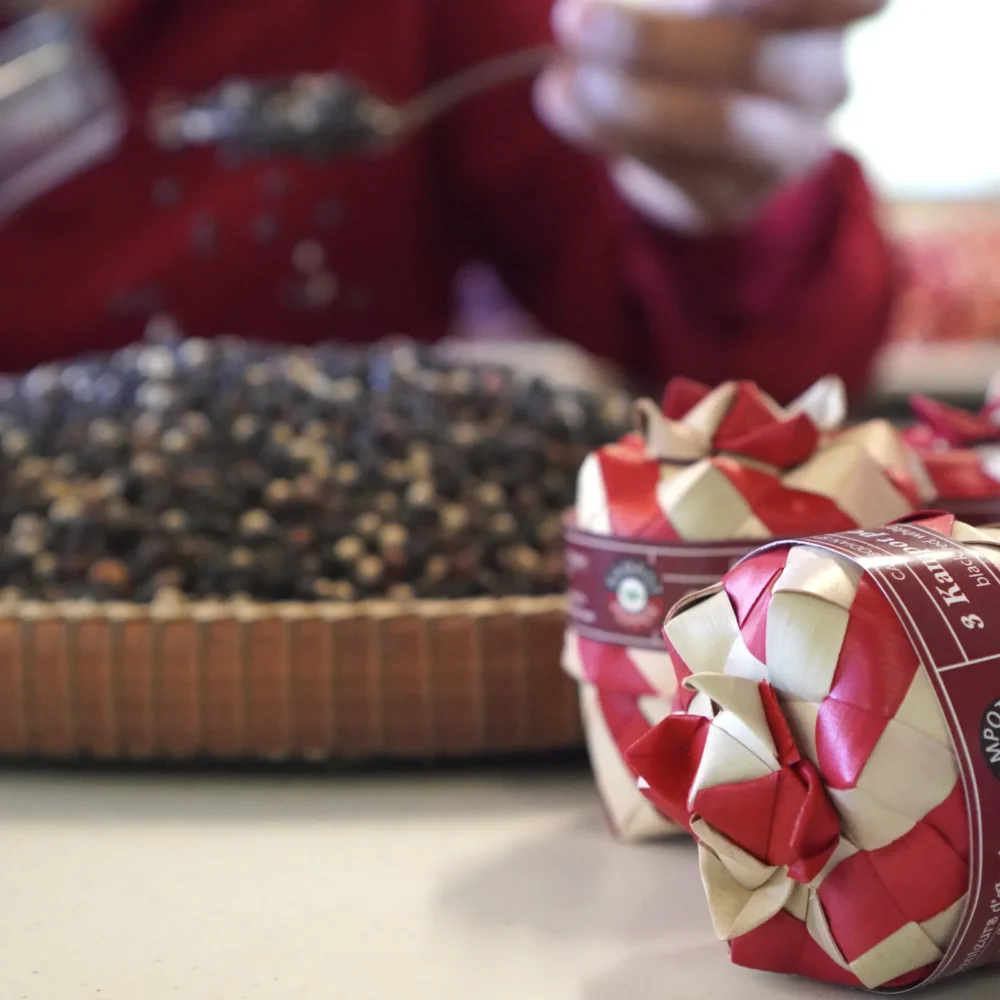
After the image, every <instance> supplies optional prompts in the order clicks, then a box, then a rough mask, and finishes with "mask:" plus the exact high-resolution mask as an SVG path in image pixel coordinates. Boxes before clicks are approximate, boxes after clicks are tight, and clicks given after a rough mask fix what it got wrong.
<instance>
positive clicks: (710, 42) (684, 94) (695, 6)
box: [536, 0, 886, 231]
mask: <svg viewBox="0 0 1000 1000" xmlns="http://www.w3.org/2000/svg"><path fill="white" fill-rule="evenodd" d="M885 3H886V0H557V2H556V5H555V8H554V12H553V19H554V28H555V33H556V38H557V41H558V44H559V52H560V54H559V56H558V57H557V59H556V60H555V62H554V63H553V65H551V66H550V67H549V69H548V70H547V71H546V72H545V73H544V74H543V75H542V77H541V78H540V79H539V81H538V84H537V89H536V105H537V108H538V111H539V113H540V114H541V116H542V118H543V119H544V120H545V121H546V122H547V123H548V125H549V126H550V127H551V128H553V129H554V130H555V131H556V132H558V133H560V134H561V135H562V136H563V137H565V138H567V139H569V140H571V141H573V142H575V143H577V144H579V145H582V146H584V147H585V148H588V149H590V150H593V151H595V152H599V153H602V154H604V155H606V156H607V157H608V158H609V160H611V162H612V164H613V167H612V169H613V173H614V177H615V180H616V182H617V184H618V187H619V189H620V190H621V191H622V193H623V194H624V195H625V196H626V197H627V198H629V200H630V201H631V202H632V203H633V204H634V205H635V206H636V207H637V208H639V209H640V210H642V211H644V212H645V213H646V214H647V215H650V216H652V217H653V218H655V219H657V220H658V221H660V222H662V223H664V224H665V225H668V226H671V227H675V228H680V229H684V230H689V231H699V230H700V231H706V230H712V229H720V228H728V227H732V226H737V225H740V224H742V223H746V222H748V221H750V220H752V218H753V217H754V216H755V214H756V213H757V212H758V211H759V210H760V209H761V208H762V207H763V205H764V204H765V203H766V202H767V201H768V200H769V199H770V198H771V197H772V196H773V195H774V194H776V193H777V192H778V191H779V190H780V189H781V188H782V187H783V186H785V185H786V184H789V183H791V182H794V181H796V180H798V179H800V178H803V177H804V176H805V175H806V174H808V173H809V172H810V171H811V170H812V169H813V168H815V167H816V166H817V165H818V164H819V163H820V162H821V161H822V160H823V159H824V158H825V157H826V156H827V154H828V152H829V148H830V147H829V138H828V132H827V123H828V119H829V117H830V115H831V113H832V112H833V111H835V110H836V108H837V107H838V106H839V105H840V104H841V103H842V101H843V100H844V98H845V96H846V94H847V79H846V71H845V65H844V30H845V28H847V27H848V26H849V25H851V24H852V23H853V22H855V21H857V20H859V19H861V18H863V17H867V16H868V15H870V14H872V13H874V12H876V11H877V10H879V9H880V8H882V7H883V6H884V5H885Z"/></svg>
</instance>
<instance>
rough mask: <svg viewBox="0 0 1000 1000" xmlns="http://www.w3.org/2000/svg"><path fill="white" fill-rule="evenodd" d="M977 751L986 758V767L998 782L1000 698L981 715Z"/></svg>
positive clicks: (999, 762) (999, 774) (999, 771)
mask: <svg viewBox="0 0 1000 1000" xmlns="http://www.w3.org/2000/svg"><path fill="white" fill-rule="evenodd" d="M979 749H980V750H981V751H982V753H983V757H985V758H986V765H987V767H989V769H990V770H991V771H992V772H993V775H994V777H995V778H996V779H997V780H998V781H1000V698H998V699H997V700H996V701H995V702H994V703H993V704H992V705H990V707H989V708H988V709H986V711H985V712H984V713H983V721H982V724H981V725H980V727H979Z"/></svg>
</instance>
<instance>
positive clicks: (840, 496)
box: [563, 379, 928, 840]
mask: <svg viewBox="0 0 1000 1000" xmlns="http://www.w3.org/2000/svg"><path fill="white" fill-rule="evenodd" d="M844 410H845V405H844V393H843V387H842V385H841V383H840V382H839V380H837V379H824V380H822V381H821V382H819V383H817V385H816V386H814V387H813V388H812V389H811V390H810V391H809V392H808V393H806V394H805V396H803V397H802V398H801V399H800V400H798V401H797V402H796V403H794V404H792V405H791V406H790V407H788V408H782V407H780V406H778V405H777V404H776V403H775V402H774V401H773V400H772V399H770V397H768V396H767V395H766V394H765V393H763V392H762V391H761V390H760V389H758V388H757V387H756V386H754V385H752V384H749V383H744V382H731V383H726V384H724V385H722V386H719V387H718V388H717V389H714V390H709V389H708V388H706V387H704V386H701V385H699V384H697V383H693V382H690V381H687V380H683V379H677V380H674V381H673V382H672V383H671V384H670V386H669V387H668V389H667V392H666V395H665V397H664V400H663V404H662V406H657V405H656V404H655V403H653V402H651V401H649V400H646V401H643V402H641V403H639V404H638V415H639V418H640V419H639V426H640V432H639V433H636V434H634V435H631V436H629V437H628V438H626V439H624V440H623V441H621V442H619V443H618V444H614V445H611V446H609V447H606V448H603V449H601V450H599V451H598V452H596V453H594V454H592V455H590V456H589V457H588V458H587V460H586V461H585V463H584V465H583V467H582V469H581V471H580V476H579V482H578V487H577V505H576V509H575V512H574V516H573V519H572V522H571V524H570V525H569V526H568V528H567V533H566V541H567V570H568V575H569V583H570V623H569V627H568V629H567V633H566V642H565V647H564V655H563V665H564V667H565V669H566V670H567V672H568V673H569V674H570V675H571V676H573V677H574V678H575V679H576V680H577V681H578V682H579V684H580V700H581V710H582V715H583V721H584V726H585V730H586V733H587V741H588V748H589V751H590V758H591V762H592V765H593V769H594V774H595V779H596V782H597V786H598V789H599V791H600V794H601V797H602V799H603V801H604V805H605V808H606V811H607V813H608V816H609V820H610V823H611V826H612V829H613V830H614V831H615V832H616V834H617V835H618V836H619V837H621V838H622V839H624V840H645V839H653V838H656V837H660V836H664V835H668V834H670V833H672V832H676V826H675V825H674V824H673V823H672V822H671V821H669V820H668V819H667V818H665V817H664V816H663V815H662V814H661V813H660V811H659V810H657V809H656V808H655V807H654V806H653V805H652V803H650V801H649V800H648V799H647V798H646V797H645V796H644V795H643V794H642V793H641V792H640V791H639V790H638V789H637V787H636V782H635V775H634V774H633V773H632V771H631V769H630V768H629V766H628V764H627V762H626V760H625V757H624V751H625V750H626V749H627V748H628V747H629V746H630V745H631V744H632V743H633V742H635V740H637V739H639V738H640V737H641V736H642V735H644V734H645V733H646V732H648V731H649V728H650V727H651V726H652V725H655V724H656V723H657V722H659V721H660V720H661V719H663V718H664V717H665V716H666V715H667V714H668V713H669V712H670V711H671V707H672V701H673V696H674V692H675V689H676V682H675V679H674V671H673V668H672V666H671V664H670V659H669V656H668V654H667V652H666V649H665V647H664V644H663V639H662V636H661V634H660V633H661V626H662V623H663V619H664V617H665V615H666V613H667V611H669V609H670V607H671V606H672V605H673V604H674V603H675V602H676V601H677V600H679V599H680V598H681V597H683V596H684V595H685V594H686V593H689V592H690V591H692V590H697V589H699V588H701V587H704V586H707V585H709V584H711V583H715V582H717V581H718V580H719V578H720V577H721V576H722V575H723V573H725V572H726V570H727V569H729V567H730V566H731V565H733V563H735V562H736V561H738V560H739V559H740V558H742V557H743V556H744V555H746V554H747V553H748V552H750V551H752V550H753V549H755V548H756V547H757V546H758V545H760V544H761V543H762V542H763V541H766V540H768V539H773V538H785V537H793V536H799V535H804V534H812V533H816V532H824V531H842V530H848V529H850V528H856V527H859V526H860V527H869V526H876V525H880V524H884V523H886V522H887V521H891V520H894V519H895V518H898V517H901V516H903V515H905V514H908V513H910V512H912V511H913V510H915V509H919V508H920V507H922V506H923V501H924V500H925V499H926V496H927V490H928V484H927V483H926V482H923V481H922V480H920V476H921V474H922V470H921V468H920V467H919V463H917V462H916V459H915V456H914V455H913V453H912V451H911V450H910V449H909V448H908V447H907V446H906V445H905V444H904V443H903V441H902V439H901V438H900V436H899V434H898V433H897V432H896V431H895V430H894V429H893V428H892V427H891V426H890V425H889V424H888V423H886V422H884V421H873V422H871V423H868V424H863V425H860V426H858V427H855V428H852V429H850V430H848V431H841V430H839V426H840V423H841V421H842V420H843V416H844Z"/></svg>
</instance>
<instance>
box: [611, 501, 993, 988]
mask: <svg viewBox="0 0 1000 1000" xmlns="http://www.w3.org/2000/svg"><path fill="white" fill-rule="evenodd" d="M998 567H1000V530H993V531H990V532H985V531H983V530H981V529H977V528H973V527H970V526H968V525H965V524H962V523H961V522H958V521H956V520H955V519H954V517H953V516H951V515H948V514H939V515H922V516H918V517H916V518H913V519H912V522H911V523H908V524H895V525H891V526H888V527H886V528H882V529H875V530H872V531H854V532H848V533H845V534H840V535H828V536H818V537H816V538H811V539H804V540H800V541H798V542H787V543H775V544H773V545H771V546H768V547H766V548H764V549H761V550H759V551H758V552H756V553H754V554H753V555H751V556H749V557H748V558H747V559H746V560H744V561H743V562H742V563H740V565H739V566H737V567H735V568H734V569H733V570H731V571H730V572H729V573H728V574H727V575H726V577H725V579H724V580H723V581H722V583H721V584H718V585H716V586H715V587H714V588H711V589H709V590H708V591H704V592H702V593H701V594H698V595H693V596H692V597H689V598H687V599H686V600H685V601H683V602H682V603H681V604H680V605H679V606H678V607H677V608H676V609H675V610H674V612H673V614H672V615H671V617H670V618H669V620H668V621H667V624H666V626H665V634H666V637H667V642H668V645H669V646H670V649H671V654H672V657H673V659H674V663H675V666H676V669H677V673H678V677H679V678H680V679H681V682H682V691H681V694H680V695H679V698H678V700H679V701H680V702H681V703H682V708H683V712H681V713H678V714H674V715H672V716H670V717H669V718H668V719H666V720H665V721H664V722H662V723H661V724H660V725H659V726H657V727H656V728H655V729H653V730H652V731H651V732H649V733H648V734H647V735H646V736H645V737H643V738H642V739H641V740H640V741H638V742H637V743H636V744H635V745H634V746H633V747H632V748H631V749H630V751H629V760H630V762H631V763H632V765H633V767H634V768H635V770H636V772H637V773H638V774H639V775H641V781H642V782H643V783H644V784H646V785H648V788H647V794H649V795H650V796H651V797H652V798H653V799H655V801H656V802H657V803H658V805H659V806H660V808H661V809H662V810H663V811H664V812H665V813H667V814H668V815H670V816H672V817H673V818H674V819H675V820H676V821H677V822H678V823H680V824H683V825H685V826H686V827H687V828H688V829H690V830H691V832H692V833H693V834H694V836H695V837H696V839H697V841H698V844H699V853H700V867H701V875H702V882H703V884H704V888H705V891H706V894H707V897H708V904H709V908H710V911H711V916H712V921H713V924H714V926H715V930H716V932H717V934H718V936H719V938H720V939H722V940H726V941H728V942H729V944H730V949H731V955H732V959H733V961H734V962H736V963H737V964H739V965H744V966H748V967H751V968H756V969H764V970H768V971H773V972H784V973H793V974H798V975H804V976H809V977H812V978H816V979H822V980H828V981H831V982H836V983H842V984H845V985H850V986H863V987H866V988H868V989H880V988H891V989H902V988H907V987H912V986H915V985H917V984H920V983H924V982H929V981H934V980H936V979H938V978H940V977H942V976H944V975H950V974H953V973H955V972H961V971H965V970H966V969H970V968H973V967H974V966H977V965H980V964H985V963H987V962H990V961H998V960H1000V571H998Z"/></svg>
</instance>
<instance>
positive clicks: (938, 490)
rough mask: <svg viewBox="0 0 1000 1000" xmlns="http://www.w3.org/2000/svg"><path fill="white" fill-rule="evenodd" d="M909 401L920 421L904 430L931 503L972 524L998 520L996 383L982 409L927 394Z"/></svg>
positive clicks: (999, 409)
mask: <svg viewBox="0 0 1000 1000" xmlns="http://www.w3.org/2000/svg"><path fill="white" fill-rule="evenodd" d="M910 406H911V409H912V410H913V413H914V415H915V416H916V417H917V418H918V420H919V423H918V424H917V425H916V426H914V427H912V428H910V429H909V430H908V431H907V432H906V439H907V441H908V442H909V444H910V445H911V446H912V447H913V448H915V449H916V451H917V453H918V455H919V456H920V459H921V461H922V462H923V464H924V466H925V468H926V469H927V473H928V475H929V476H930V479H931V481H932V483H933V485H934V493H935V500H934V506H936V507H941V508H943V509H945V510H949V511H951V512H953V513H954V514H957V515H958V516H960V517H961V518H963V519H964V520H966V521H968V522H970V523H973V524H990V523H993V522H996V521H1000V383H997V381H996V380H994V385H993V386H992V387H991V390H990V393H989V395H988V397H987V402H986V405H985V406H984V407H983V410H982V412H981V413H969V412H967V411H965V410H960V409H957V408H955V407H953V406H948V405H947V404H946V403H942V402H939V401H938V400H935V399H930V398H929V397H927V396H914V397H912V399H911V400H910Z"/></svg>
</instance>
